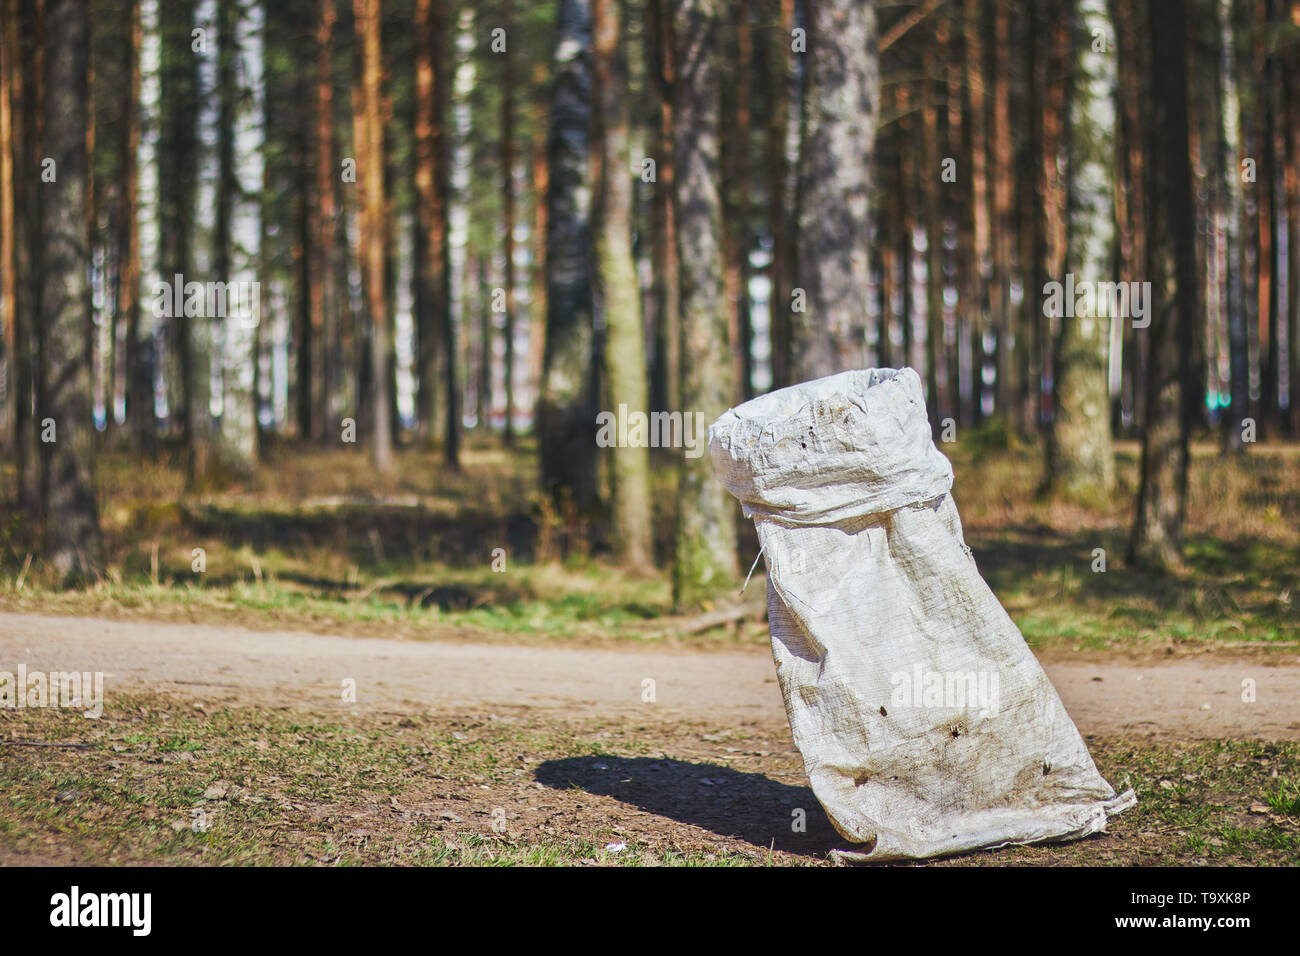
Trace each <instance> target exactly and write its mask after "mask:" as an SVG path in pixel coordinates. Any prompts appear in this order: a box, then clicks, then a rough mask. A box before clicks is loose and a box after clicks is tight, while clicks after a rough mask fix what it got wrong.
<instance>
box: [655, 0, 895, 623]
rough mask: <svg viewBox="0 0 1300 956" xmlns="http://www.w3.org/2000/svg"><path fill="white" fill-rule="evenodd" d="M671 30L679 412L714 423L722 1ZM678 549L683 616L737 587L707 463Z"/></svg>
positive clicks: (722, 316) (723, 351)
mask: <svg viewBox="0 0 1300 956" xmlns="http://www.w3.org/2000/svg"><path fill="white" fill-rule="evenodd" d="M674 28H675V29H674V32H675V34H676V36H677V40H678V47H677V58H676V63H677V68H678V73H677V84H676V91H677V101H676V107H675V109H676V122H675V127H676V136H677V138H676V146H675V148H676V157H677V177H676V187H677V189H676V203H677V224H678V232H677V238H678V262H679V264H680V269H681V327H682V408H683V410H684V411H685V413H686V414H687V415H690V414H692V413H698V414H702V415H703V418H704V421H705V422H706V423H707V422H711V421H713V420H714V419H715V418H716V417H717V416H718V415H720V414H722V412H724V411H725V410H726V409H727V408H728V407H729V406H730V405H731V401H732V396H733V388H734V386H733V382H732V375H731V372H732V364H731V350H730V343H729V342H728V334H727V333H728V321H727V312H728V310H727V303H726V300H725V294H726V293H725V290H724V288H723V281H722V267H723V261H722V247H721V238H722V201H721V197H720V196H719V194H718V166H719V119H718V108H719V93H720V90H719V83H720V79H719V76H718V72H717V64H718V62H719V58H718V53H719V40H720V32H721V29H722V20H721V17H720V15H719V12H718V4H717V2H716V0H680V2H679V3H678V5H677V7H676V11H675V18H674ZM872 118H873V119H874V116H873V117H872ZM864 155H865V154H864ZM859 159H861V156H860V157H859ZM674 550H675V556H676V559H675V560H674V562H673V603H674V604H675V606H676V607H678V608H679V609H680V608H684V607H687V606H690V605H693V604H696V603H698V602H699V601H700V600H702V599H704V598H706V597H710V596H713V595H716V594H717V592H718V590H719V588H722V587H731V586H732V585H733V584H734V582H735V580H736V578H737V577H738V576H739V568H738V566H737V562H736V513H735V511H734V509H733V506H732V504H731V502H730V500H729V499H728V497H727V494H726V491H725V490H724V489H723V487H722V485H721V484H719V483H718V481H717V479H716V478H715V477H714V475H713V469H712V467H711V465H710V464H709V460H708V457H707V456H704V455H702V456H700V457H698V458H689V457H687V458H685V459H684V460H683V464H682V469H681V475H680V479H679V484H678V495H677V528H676V544H675V549H674Z"/></svg>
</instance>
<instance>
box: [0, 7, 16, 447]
mask: <svg viewBox="0 0 1300 956" xmlns="http://www.w3.org/2000/svg"><path fill="white" fill-rule="evenodd" d="M0 2H4V3H5V6H4V14H5V15H4V25H3V26H2V27H0V329H3V330H4V365H3V366H2V368H3V372H4V405H3V407H0V426H3V434H0V448H3V449H4V450H5V452H6V453H7V454H10V455H14V456H15V457H16V456H17V451H18V448H17V437H18V436H17V434H16V427H17V422H18V393H17V391H16V390H15V387H14V385H15V382H14V379H15V376H16V374H17V371H18V354H17V347H18V339H17V336H16V335H15V334H14V317H15V316H16V315H17V314H18V310H17V309H16V308H15V307H14V294H15V291H16V290H17V287H18V286H17V283H16V282H15V281H14V280H15V277H16V265H15V259H14V165H13V158H14V154H13V149H14V134H13V121H12V119H11V117H10V102H11V101H10V95H9V91H10V86H11V82H10V78H9V77H10V74H11V73H12V72H13V69H14V64H13V59H14V54H15V53H16V52H17V49H18V46H17V43H16V41H15V38H16V34H15V32H14V31H15V28H16V24H15V23H14V17H13V15H12V13H11V11H10V5H9V2H8V0H0Z"/></svg>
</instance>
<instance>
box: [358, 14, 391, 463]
mask: <svg viewBox="0 0 1300 956" xmlns="http://www.w3.org/2000/svg"><path fill="white" fill-rule="evenodd" d="M379 4H380V0H353V13H354V17H355V19H356V30H357V41H358V43H359V44H360V45H361V116H360V124H359V129H360V132H361V136H362V139H361V141H360V143H359V144H358V146H357V175H358V180H359V183H360V184H361V186H362V190H363V193H362V197H361V202H362V203H363V205H364V210H365V211H364V214H363V216H362V222H363V224H364V225H363V228H362V230H361V249H360V250H359V251H360V257H361V262H362V265H363V268H364V270H365V289H366V300H367V305H368V311H369V313H370V349H369V353H370V354H369V372H370V383H369V384H370V401H369V405H370V409H369V410H370V415H371V421H370V425H371V429H370V431H371V434H370V436H369V437H370V448H371V453H372V455H373V456H374V463H375V468H376V470H378V471H379V472H380V473H381V474H388V473H390V472H391V471H392V469H393V433H392V420H391V409H390V406H389V390H390V389H391V388H392V383H391V382H390V381H389V376H388V372H389V368H388V356H389V352H390V351H391V345H390V340H389V334H388V322H389V317H388V302H387V289H386V282H385V274H384V253H385V250H386V248H387V243H386V242H385V232H386V230H385V223H386V221H387V218H386V216H385V208H384V147H383V89H382V79H383V76H382V74H383V51H382V48H381V46H380V32H381V31H380V22H381V21H380V12H379Z"/></svg>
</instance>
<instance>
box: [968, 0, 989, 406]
mask: <svg viewBox="0 0 1300 956" xmlns="http://www.w3.org/2000/svg"><path fill="white" fill-rule="evenodd" d="M980 10H981V7H980V4H979V2H978V0H966V2H965V17H964V29H965V39H966V91H967V96H968V97H969V98H970V106H969V109H970V124H969V129H970V139H969V146H970V169H971V171H970V184H971V194H970V195H971V219H972V226H973V233H972V236H971V244H970V256H971V260H970V265H969V274H970V284H971V290H970V292H971V294H970V301H969V302H968V303H967V306H966V308H965V309H964V310H963V311H964V312H965V313H966V315H967V316H968V318H967V323H968V326H969V327H968V330H967V331H968V335H969V342H970V382H971V384H970V396H969V401H970V403H971V404H970V408H969V411H968V421H969V422H971V423H975V422H978V421H979V420H980V419H981V418H983V417H984V415H985V412H986V409H987V408H988V405H989V404H990V403H989V401H988V399H989V398H991V396H990V395H989V394H988V390H987V387H986V386H985V384H984V375H983V370H984V363H985V345H984V337H985V336H986V335H987V334H988V333H989V331H990V325H991V322H990V315H989V286H990V284H991V282H992V257H991V256H990V255H989V195H988V172H987V163H988V148H987V145H986V144H987V139H988V137H987V130H988V125H987V124H988V116H987V111H986V110H985V106H984V99H985V97H984V45H983V42H982V40H981V37H980V29H981V27H982V23H981V22H980V20H981V17H980Z"/></svg>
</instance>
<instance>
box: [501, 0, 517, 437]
mask: <svg viewBox="0 0 1300 956" xmlns="http://www.w3.org/2000/svg"><path fill="white" fill-rule="evenodd" d="M510 4H511V0H504V10H503V15H502V22H501V26H502V28H503V29H505V30H506V31H507V33H508V32H510V29H511V25H512V20H513V17H512V15H511V8H510ZM515 50H516V47H514V46H513V45H508V46H507V47H506V51H505V52H504V53H503V54H501V74H502V75H501V226H502V231H503V233H504V234H503V236H502V244H501V255H502V257H503V259H504V260H505V261H504V263H503V265H502V273H501V284H502V286H503V287H504V289H505V309H506V311H505V329H504V331H503V334H504V336H505V346H506V347H505V363H504V364H505V369H504V371H505V376H504V383H503V384H504V386H505V400H506V420H505V430H504V431H503V432H502V436H501V437H502V440H503V441H504V442H505V444H506V445H513V444H514V440H515V421H514V419H515V70H514V57H515Z"/></svg>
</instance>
